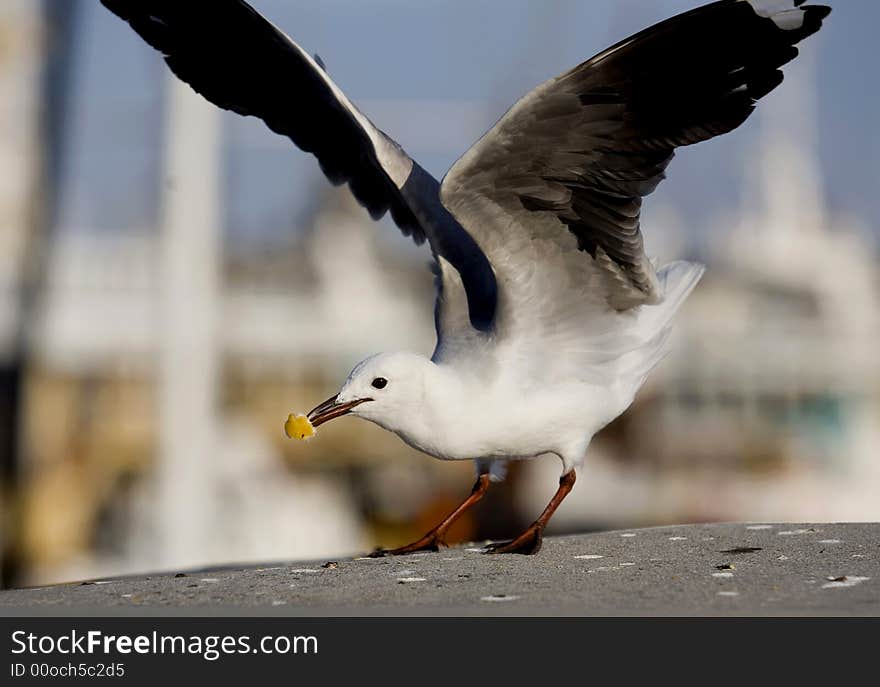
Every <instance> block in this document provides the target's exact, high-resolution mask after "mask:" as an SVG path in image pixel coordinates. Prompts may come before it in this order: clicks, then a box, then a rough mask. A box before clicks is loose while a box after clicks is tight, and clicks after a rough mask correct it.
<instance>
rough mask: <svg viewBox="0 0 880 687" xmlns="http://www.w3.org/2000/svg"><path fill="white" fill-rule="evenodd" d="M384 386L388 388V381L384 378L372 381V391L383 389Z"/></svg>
mask: <svg viewBox="0 0 880 687" xmlns="http://www.w3.org/2000/svg"><path fill="white" fill-rule="evenodd" d="M386 386H388V380H387V379H385V378H384V377H376V379H374V380H373V388H374V389H384V388H385V387H386Z"/></svg>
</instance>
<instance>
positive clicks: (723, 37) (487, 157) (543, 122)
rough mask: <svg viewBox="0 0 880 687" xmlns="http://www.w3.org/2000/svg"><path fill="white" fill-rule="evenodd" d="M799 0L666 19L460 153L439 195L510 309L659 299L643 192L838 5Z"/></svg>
mask: <svg viewBox="0 0 880 687" xmlns="http://www.w3.org/2000/svg"><path fill="white" fill-rule="evenodd" d="M803 1H804V0H721V2H715V3H712V4H709V5H706V6H703V7H700V8H698V9H695V10H692V11H690V12H687V13H685V14H682V15H679V16H677V17H674V18H672V19H669V20H668V21H665V22H662V23H660V24H657V25H656V26H654V27H652V28H649V29H647V30H645V31H643V32H641V33H639V34H637V35H635V36H633V37H631V38H629V39H627V40H625V41H623V42H622V43H619V44H618V45H616V46H614V47H612V48H609V49H608V50H605V51H604V52H602V53H600V54H599V55H597V56H595V57H593V58H592V59H590V60H588V61H587V62H584V63H583V64H581V65H580V66H578V67H575V68H574V69H572V70H571V71H569V72H567V73H565V74H563V75H561V76H559V77H557V78H555V79H551V80H550V81H548V82H546V83H545V84H543V85H542V86H539V87H538V88H536V89H535V90H534V91H532V92H531V93H529V94H528V95H526V96H525V97H524V98H523V99H522V100H520V101H519V102H518V103H517V104H516V105H514V107H513V108H512V109H510V110H509V111H508V112H507V114H505V115H504V116H503V117H502V118H501V120H500V121H499V122H498V123H497V124H496V125H495V126H494V128H492V129H491V130H490V131H489V132H488V133H487V134H486V135H485V136H484V137H483V138H482V139H481V140H480V141H478V142H477V143H476V144H475V145H474V146H473V148H471V149H470V150H469V151H468V152H467V153H466V154H465V155H464V156H463V157H462V158H461V159H460V160H458V162H457V163H456V164H455V165H454V166H453V167H452V169H451V170H450V171H449V173H448V174H447V176H446V178H445V179H444V181H443V185H442V189H441V198H442V200H443V203H444V205H446V207H447V208H449V210H450V211H451V212H452V214H453V215H455V217H456V218H457V219H458V220H459V222H461V224H462V225H463V226H464V227H465V228H466V229H467V230H468V231H469V232H470V233H471V234H472V235H473V236H474V238H475V239H476V240H477V242H478V243H479V244H480V246H481V248H482V249H483V250H484V251H485V252H486V254H487V255H488V256H489V259H490V261H491V262H492V264H493V265H494V266H495V268H496V273H497V274H496V276H497V278H498V282H499V289H500V295H499V302H500V303H502V305H503V307H504V308H505V309H506V310H505V312H501V313H500V316H505V317H507V316H511V317H513V318H514V319H517V318H518V319H519V320H520V321H522V325H523V327H528V326H536V324H535V322H534V321H525V320H534V319H535V318H543V320H544V321H547V320H548V319H550V318H552V317H565V316H567V315H570V316H572V317H583V316H584V315H585V314H591V313H592V312H596V307H595V306H598V305H599V303H598V301H597V302H596V303H594V309H593V310H591V311H587V312H584V311H581V312H578V310H577V307H576V304H573V303H572V302H571V300H572V299H573V298H577V297H578V295H579V294H581V293H583V295H584V297H585V298H593V299H595V298H597V296H596V291H599V292H601V296H602V300H603V301H604V303H605V304H606V307H607V305H610V306H611V307H613V308H614V309H616V310H618V311H622V310H628V309H630V308H633V307H635V306H638V305H641V304H645V303H647V304H651V303H657V302H658V301H660V300H662V298H663V293H662V291H663V289H662V285H661V284H660V283H659V282H658V279H657V274H656V273H655V269H654V266H653V265H652V264H651V262H650V261H649V260H648V258H647V257H646V255H645V252H644V246H643V242H642V235H641V232H640V227H639V224H640V221H639V215H640V210H641V205H642V198H643V197H645V196H647V195H648V194H650V193H651V192H652V191H654V189H655V188H656V187H657V185H658V184H659V183H660V182H661V181H662V180H663V178H664V171H665V169H666V167H667V165H668V164H669V162H670V160H671V159H672V157H673V154H674V150H675V148H677V147H679V146H685V145H690V144H693V143H697V142H700V141H705V140H708V139H710V138H712V137H714V136H718V135H720V134H723V133H726V132H729V131H731V130H733V129H735V128H736V127H738V126H739V125H740V124H742V123H743V122H744V121H745V120H746V118H747V117H748V116H749V115H750V114H751V112H752V110H753V109H754V107H755V103H756V101H757V100H759V99H760V98H762V97H763V96H765V95H767V94H768V93H769V92H770V91H772V90H773V89H774V88H776V86H778V85H779V84H780V83H781V82H782V78H783V77H782V72H781V71H780V67H781V66H782V65H784V64H786V63H787V62H789V61H790V60H792V59H794V58H795V57H796V56H797V54H798V50H797V48H796V47H795V45H796V44H797V43H799V42H800V41H802V40H803V39H804V38H806V37H807V36H809V35H811V34H813V33H815V32H816V31H818V30H819V28H820V27H821V25H822V20H823V19H824V18H825V17H826V16H827V15H828V13H829V12H830V9H829V8H827V7H824V6H803ZM577 249H579V251H580V252H578V250H577ZM572 253H574V254H576V256H572V255H571V254H572ZM538 263H542V264H538ZM541 289H543V290H545V291H549V293H547V294H546V295H543V294H541V293H539V292H538V291H539V290H541ZM562 289H566V292H563V291H562ZM585 307H586V306H585ZM529 308H530V309H531V310H530V311H527V309H529ZM582 310H583V309H582ZM505 313H506V314H505Z"/></svg>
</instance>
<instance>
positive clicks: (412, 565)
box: [0, 524, 880, 616]
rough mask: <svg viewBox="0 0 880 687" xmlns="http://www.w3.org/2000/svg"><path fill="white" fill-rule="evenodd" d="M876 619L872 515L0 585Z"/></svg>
mask: <svg viewBox="0 0 880 687" xmlns="http://www.w3.org/2000/svg"><path fill="white" fill-rule="evenodd" d="M224 611H227V612H229V611H231V612H236V611H237V612H245V613H257V612H258V613H266V612H271V613H278V614H294V615H450V614H452V615H605V616H607V615H860V616H871V615H877V616H880V524H818V525H809V524H774V525H770V524H765V525H761V524H722V525H687V526H679V527H660V528H652V529H641V530H630V531H617V532H602V533H594V534H584V535H573V536H565V537H553V538H548V539H547V540H546V541H545V543H544V548H543V550H542V551H541V553H540V554H539V555H537V556H517V555H513V556H509V555H507V556H487V555H483V554H481V553H480V552H479V548H477V547H476V546H475V545H470V546H461V547H456V548H451V549H446V550H443V551H441V552H439V553H428V554H416V555H413V556H404V557H398V558H380V559H360V558H357V559H339V560H338V561H334V562H328V561H313V562H308V563H284V564H281V563H276V564H272V565H267V566H262V567H249V568H228V569H218V570H213V571H201V572H186V573H176V574H175V573H174V572H172V573H168V574H156V575H149V576H143V577H128V578H119V579H113V580H93V581H89V582H86V583H74V584H64V585H57V586H52V587H43V588H33V589H22V590H9V591H3V592H0V614H3V615H15V614H22V613H23V612H27V613H43V614H45V613H64V612H70V613H73V612H77V613H83V612H88V613H92V614H96V613H97V614H108V613H112V614H126V613H131V612H133V613H137V614H143V613H160V614H166V613H175V612H177V613H184V614H196V613H205V612H224Z"/></svg>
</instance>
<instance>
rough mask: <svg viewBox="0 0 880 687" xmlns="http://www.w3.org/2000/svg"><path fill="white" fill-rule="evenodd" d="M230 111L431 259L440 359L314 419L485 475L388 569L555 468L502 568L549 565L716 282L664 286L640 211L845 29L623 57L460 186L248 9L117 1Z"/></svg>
mask: <svg viewBox="0 0 880 687" xmlns="http://www.w3.org/2000/svg"><path fill="white" fill-rule="evenodd" d="M101 1H102V3H103V4H104V5H105V6H106V7H107V8H108V9H109V10H111V11H112V12H113V13H115V14H116V15H118V16H119V17H121V18H122V19H124V20H125V21H126V22H128V23H129V25H130V26H131V27H132V28H133V29H134V30H135V31H136V32H137V33H138V34H139V35H140V36H141V38H143V39H144V40H145V41H146V42H147V43H148V44H149V45H151V46H152V47H154V48H155V49H156V50H158V51H159V52H160V53H162V55H163V56H164V58H165V62H166V63H167V64H168V66H169V67H170V68H171V71H172V72H173V73H174V74H175V75H177V77H179V78H180V79H182V80H183V81H184V82H186V83H187V84H189V85H190V86H191V87H192V88H193V90H195V91H196V92H197V93H199V94H201V95H202V96H203V97H205V98H206V99H207V100H209V101H210V102H212V103H214V104H215V105H217V106H219V107H221V108H223V109H226V110H231V111H233V112H236V113H238V114H240V115H246V116H254V117H258V118H260V119H262V120H263V121H264V122H265V123H266V124H267V125H268V127H269V128H270V129H271V130H272V131H274V132H275V133H277V134H280V135H282V136H287V137H288V138H290V139H291V140H292V141H293V143H294V144H296V145H297V146H298V147H299V148H301V149H302V150H304V151H306V152H309V153H312V154H313V155H314V156H315V157H316V158H317V159H318V163H319V164H320V166H321V169H322V170H323V172H324V174H325V175H326V176H327V178H328V179H329V180H330V182H332V183H333V184H336V185H342V184H347V185H348V187H349V189H350V190H351V193H352V194H353V195H354V197H355V198H356V199H357V200H358V201H359V202H360V204H362V205H363V206H364V207H365V208H366V209H367V211H368V212H369V214H370V215H371V216H372V217H373V219H379V218H381V217H382V216H383V215H385V214H386V213H390V215H391V217H392V219H393V220H394V222H395V223H396V224H397V226H398V227H399V228H400V229H401V231H402V232H403V234H404V235H406V236H410V237H411V238H412V239H414V240H415V241H416V243H418V244H422V243H424V242H427V244H428V246H429V247H430V250H431V254H432V256H433V268H434V273H435V276H436V291H437V297H436V302H435V308H434V313H435V316H434V319H435V325H436V331H437V344H436V348H435V350H434V352H433V354H432V355H431V357H429V358H428V357H424V356H422V355H417V354H414V353H381V354H378V355H375V356H373V357H370V358H368V359H366V360H364V361H363V362H361V363H360V364H358V365H357V366H356V367H355V368H354V370H353V371H352V372H351V374H350V375H349V376H348V378H347V379H346V380H345V382H344V383H343V384H342V386H341V388H340V390H339V392H338V393H337V394H335V395H334V396H333V397H332V398H330V399H328V400H327V401H325V402H323V403H321V404H320V405H318V406H317V407H316V408H314V409H313V410H312V411H311V412H310V413H309V414H308V415H307V416H306V417H301V418H298V419H297V422H299V423H301V424H304V425H305V426H306V427H305V431H304V432H303V435H307V434H310V433H312V432H313V431H314V428H315V427H318V426H319V425H322V424H324V423H325V422H328V421H329V420H332V419H334V418H337V417H342V416H344V415H352V416H357V417H360V418H363V419H365V420H368V421H370V422H373V423H375V424H377V425H379V426H380V427H383V428H384V429H386V430H388V431H391V432H393V433H395V434H396V435H397V436H399V437H400V438H401V439H402V440H403V441H404V442H406V443H407V444H409V445H410V446H412V447H414V448H416V449H418V450H420V451H422V452H424V453H426V454H429V455H431V456H433V457H436V458H439V459H442V460H472V461H474V463H475V466H476V476H477V479H476V483H475V485H474V487H473V490H472V492H471V493H470V495H469V496H468V497H467V498H466V499H465V500H464V501H463V502H462V504H461V505H460V506H459V507H458V508H456V509H455V510H454V511H453V512H452V513H451V514H450V515H449V516H448V517H446V518H445V519H444V520H443V521H442V522H441V523H440V524H439V525H437V527H435V528H434V529H432V530H431V531H430V532H428V533H427V534H426V535H425V536H423V537H422V538H420V539H419V540H418V541H415V542H413V543H411V544H408V545H406V546H401V547H399V548H396V549H392V550H390V551H383V550H377V554H378V555H385V554H392V555H397V554H408V553H413V552H416V551H436V550H438V549H439V547H440V546H444V545H445V544H446V542H445V536H446V533H447V531H448V529H449V527H450V525H451V524H452V523H453V522H454V521H455V520H456V519H457V518H458V517H460V516H461V514H462V513H463V512H464V511H465V510H467V509H468V508H470V507H472V506H473V505H474V504H476V503H477V502H478V501H480V499H481V498H482V497H483V496H484V495H485V494H486V492H487V490H488V489H489V487H490V485H491V484H492V483H495V482H500V481H502V480H503V479H504V475H505V473H506V466H507V464H508V463H509V462H510V461H513V460H523V459H530V458H535V457H538V456H543V455H547V454H553V455H556V456H558V457H559V458H560V460H561V462H562V474H561V477H560V479H559V486H558V489H557V490H556V493H555V494H554V495H553V498H552V499H551V500H550V502H549V503H548V505H547V507H546V508H545V509H544V511H543V512H542V513H541V514H540V515H539V516H538V518H537V519H536V520H535V521H534V522H533V523H532V524H531V525H530V526H529V527H528V528H526V530H525V531H524V532H522V533H521V534H520V535H519V536H517V537H515V538H514V539H512V540H511V541H507V542H503V543H495V544H492V545H490V546H488V547H487V548H486V549H485V552H486V553H518V554H534V553H537V552H538V551H539V549H540V548H541V543H542V538H543V533H544V530H545V528H546V527H547V523H548V522H549V521H550V518H551V517H552V515H553V513H554V511H555V510H556V509H557V508H558V506H559V504H560V503H561V502H562V500H563V499H564V498H565V497H566V496H567V495H568V493H569V492H570V491H571V489H572V487H573V486H574V484H575V475H576V471H577V470H578V469H579V468H580V466H581V465H582V464H583V461H584V458H585V455H586V453H587V449H588V446H589V444H590V441H591V439H592V437H593V436H594V435H595V434H596V433H597V432H598V431H599V430H601V429H602V428H603V427H604V426H605V425H607V424H608V423H609V422H611V421H612V420H613V419H615V418H616V417H617V416H618V415H620V414H621V413H623V412H624V411H625V410H626V409H627V408H628V407H629V405H630V404H631V403H632V401H633V398H634V396H635V394H636V392H637V391H638V390H639V388H640V387H641V386H642V384H643V383H644V381H645V379H646V377H647V375H648V373H649V372H650V371H651V370H652V368H654V367H655V366H656V365H657V363H658V362H660V360H661V359H662V358H663V357H664V355H665V353H666V352H667V348H668V345H667V344H668V339H669V335H670V332H671V328H672V321H673V317H674V315H675V314H676V312H677V311H678V310H679V308H680V307H681V305H682V303H683V302H684V300H685V299H686V298H687V296H688V295H689V294H690V293H691V291H692V290H693V289H694V287H695V286H696V285H697V283H698V281H699V280H700V278H701V276H702V274H703V271H704V268H703V266H702V265H699V264H695V263H691V262H685V261H679V262H673V263H671V264H668V265H665V266H663V267H658V266H657V265H655V264H654V262H652V260H651V259H649V257H648V256H647V255H646V252H645V247H644V243H643V239H642V234H641V228H640V226H641V207H642V199H643V198H644V197H646V196H648V195H649V194H650V193H652V192H653V191H654V190H655V189H656V188H657V186H658V185H659V184H660V182H661V181H662V180H663V179H664V178H665V172H666V168H667V166H668V165H669V163H670V162H671V160H672V158H673V156H674V154H675V150H676V148H679V147H682V146H689V145H692V144H695V143H699V142H701V141H706V140H709V139H711V138H714V137H716V136H719V135H722V134H725V133H728V132H730V131H732V130H734V129H736V128H737V127H739V126H740V125H741V124H743V122H745V121H746V119H748V117H749V115H750V114H751V113H752V111H753V110H754V109H755V107H756V103H757V101H758V100H760V99H761V98H763V97H764V96H766V95H768V94H769V93H770V92H771V91H773V90H774V89H775V88H776V87H777V86H779V85H780V84H781V83H782V80H783V75H782V71H781V67H782V66H783V65H785V64H787V63H788V62H790V61H791V60H793V59H794V58H795V57H796V56H797V55H798V48H797V47H796V46H797V44H799V43H800V42H801V41H802V40H804V39H805V38H807V37H808V36H810V35H812V34H814V33H816V32H817V31H818V30H819V29H820V28H821V26H822V23H823V20H824V19H825V18H826V17H827V16H828V14H829V13H830V12H831V9H830V8H829V7H826V6H824V5H805V4H804V0H720V1H719V2H713V3H710V4H707V5H704V6H702V7H697V8H696V9H693V10H691V11H688V12H685V13H683V14H680V15H678V16H675V17H673V18H671V19H668V20H666V21H663V22H661V23H659V24H656V25H655V26H652V27H651V28H648V29H646V30H644V31H642V32H640V33H637V34H636V35H634V36H632V37H630V38H627V39H626V40H624V41H622V42H620V43H618V44H617V45H614V46H613V47H611V48H608V49H607V50H604V51H603V52H600V53H599V54H598V55H596V56H595V57H592V58H591V59H589V60H587V61H586V62H583V63H582V64H580V65H578V66H576V67H574V68H573V69H571V70H569V71H567V72H565V73H564V74H562V75H560V76H557V77H555V78H552V79H550V80H549V81H547V82H545V83H543V84H541V85H539V86H538V87H536V88H535V89H534V90H532V91H531V92H530V93H528V94H527V95H525V96H524V97H523V98H522V99H520V100H519V101H518V102H517V103H515V104H514V105H513V107H511V108H510V109H509V110H508V111H507V112H506V114H504V115H503V116H502V117H501V119H500V120H499V121H498V122H497V123H496V124H495V125H494V126H493V127H492V128H491V129H490V130H489V131H488V132H487V133H486V134H485V135H484V136H483V137H482V138H480V139H479V140H478V141H477V142H476V143H475V144H474V145H473V147H471V148H470V150H468V151H467V152H466V153H465V154H464V155H463V156H462V157H461V158H460V159H459V160H458V161H457V162H455V164H454V165H453V166H452V167H451V168H450V170H449V171H448V172H447V174H446V176H445V177H444V178H443V180H442V182H440V181H438V180H437V179H435V178H434V177H433V176H432V175H431V174H430V173H429V172H427V171H426V170H425V169H423V168H422V167H421V166H419V165H418V163H416V162H415V161H414V160H413V159H412V158H411V157H410V156H409V155H407V153H406V152H405V151H404V150H403V148H401V146H400V145H398V144H397V143H396V142H395V141H393V140H392V139H391V138H389V137H388V136H387V135H386V134H385V133H383V132H382V131H381V130H379V129H378V128H376V126H374V125H373V123H372V122H371V121H370V120H369V119H368V118H367V117H366V116H365V115H364V114H363V113H362V112H361V111H360V110H358V109H357V107H355V105H354V104H353V103H352V102H351V101H350V100H349V99H348V98H347V97H346V96H345V94H344V93H343V92H342V91H341V90H340V88H339V87H338V86H337V85H336V84H335V83H334V82H333V80H332V79H331V78H330V76H329V75H328V73H327V70H326V69H325V67H324V63H323V62H322V61H321V60H320V58H318V57H317V56H315V57H312V56H311V55H309V53H307V52H306V51H304V50H303V49H302V48H301V47H300V46H299V45H297V44H296V43H295V42H294V41H293V40H291V39H290V38H289V37H288V36H287V35H286V34H285V33H283V32H282V31H281V30H280V29H278V28H277V27H275V26H274V25H273V24H271V23H270V22H269V21H267V20H266V19H264V18H263V17H262V16H260V15H259V14H258V13H257V12H256V11H255V10H254V9H253V8H252V7H251V6H249V5H248V4H247V3H246V2H243V1H242V0H212V2H210V3H195V2H177V1H172V0H101Z"/></svg>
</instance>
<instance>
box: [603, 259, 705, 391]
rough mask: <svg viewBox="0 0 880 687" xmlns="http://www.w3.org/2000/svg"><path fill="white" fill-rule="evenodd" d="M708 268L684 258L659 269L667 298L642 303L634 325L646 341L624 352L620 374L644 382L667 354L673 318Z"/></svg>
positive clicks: (618, 371) (619, 368) (660, 280)
mask: <svg viewBox="0 0 880 687" xmlns="http://www.w3.org/2000/svg"><path fill="white" fill-rule="evenodd" d="M705 271H706V268H705V267H704V266H703V265H701V264H698V263H694V262H685V261H683V260H680V261H677V262H673V263H670V264H669V265H666V266H665V267H664V268H663V269H661V270H660V272H658V273H657V279H658V281H659V282H660V285H661V286H662V288H663V293H664V298H663V300H662V301H661V302H660V303H658V304H657V305H644V306H642V308H641V311H640V312H639V315H638V318H637V320H636V322H635V323H634V329H635V333H636V335H637V337H638V338H639V339H641V341H642V342H643V343H642V344H641V345H640V346H638V348H636V349H635V350H632V351H630V352H629V353H626V354H625V355H623V356H621V358H620V359H619V365H618V366H617V370H616V371H617V374H619V375H625V376H626V377H629V378H630V379H634V380H636V383H637V384H638V385H639V386H641V383H642V382H643V381H644V379H645V377H646V376H647V375H648V373H649V372H650V371H651V370H652V369H653V368H654V367H655V366H656V365H657V363H659V362H660V361H661V360H662V359H663V358H664V356H665V355H666V353H667V350H668V349H667V343H668V341H669V336H670V334H671V333H672V319H673V317H674V316H675V313H677V312H678V310H679V308H681V306H682V304H683V303H684V301H685V299H687V297H688V296H689V295H690V293H691V291H693V290H694V287H696V285H697V284H698V283H699V282H700V279H701V278H702V276H703V273H704V272H705Z"/></svg>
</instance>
